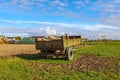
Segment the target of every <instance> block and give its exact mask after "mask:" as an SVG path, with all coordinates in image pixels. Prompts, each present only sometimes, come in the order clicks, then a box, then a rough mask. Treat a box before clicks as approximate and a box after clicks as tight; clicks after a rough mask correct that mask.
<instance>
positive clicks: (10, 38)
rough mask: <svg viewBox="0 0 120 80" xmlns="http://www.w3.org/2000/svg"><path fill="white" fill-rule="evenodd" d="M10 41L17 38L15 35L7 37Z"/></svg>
mask: <svg viewBox="0 0 120 80" xmlns="http://www.w3.org/2000/svg"><path fill="white" fill-rule="evenodd" d="M7 39H8V41H11V40H15V37H7Z"/></svg>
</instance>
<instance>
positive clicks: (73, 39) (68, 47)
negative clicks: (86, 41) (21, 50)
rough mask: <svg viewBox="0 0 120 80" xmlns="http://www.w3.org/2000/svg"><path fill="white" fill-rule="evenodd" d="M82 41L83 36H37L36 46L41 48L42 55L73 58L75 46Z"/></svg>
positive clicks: (38, 48)
mask: <svg viewBox="0 0 120 80" xmlns="http://www.w3.org/2000/svg"><path fill="white" fill-rule="evenodd" d="M80 43H81V36H67V35H66V36H59V37H58V36H57V37H55V36H49V37H47V38H46V37H36V38H35V46H36V49H37V50H40V53H39V55H40V56H41V57H53V56H56V57H58V56H61V57H63V58H65V59H67V60H72V59H73V56H74V48H75V47H77V46H79V45H80Z"/></svg>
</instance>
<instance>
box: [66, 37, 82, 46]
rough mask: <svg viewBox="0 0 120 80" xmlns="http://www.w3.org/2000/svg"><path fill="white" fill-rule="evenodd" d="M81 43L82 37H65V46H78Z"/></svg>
mask: <svg viewBox="0 0 120 80" xmlns="http://www.w3.org/2000/svg"><path fill="white" fill-rule="evenodd" d="M80 43H81V38H73V39H69V38H65V39H64V45H65V46H64V47H65V48H67V47H70V46H76V45H79V44H80Z"/></svg>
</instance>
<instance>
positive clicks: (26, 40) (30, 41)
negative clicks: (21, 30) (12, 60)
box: [16, 37, 35, 44]
mask: <svg viewBox="0 0 120 80" xmlns="http://www.w3.org/2000/svg"><path fill="white" fill-rule="evenodd" d="M16 43H17V44H34V43H35V39H34V38H31V37H26V38H23V39H21V40H18V41H17V42H16Z"/></svg>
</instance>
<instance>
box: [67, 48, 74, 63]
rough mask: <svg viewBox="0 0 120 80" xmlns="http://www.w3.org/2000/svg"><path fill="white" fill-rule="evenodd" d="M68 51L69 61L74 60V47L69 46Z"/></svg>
mask: <svg viewBox="0 0 120 80" xmlns="http://www.w3.org/2000/svg"><path fill="white" fill-rule="evenodd" d="M66 53H67V60H69V61H70V60H72V59H73V56H74V52H73V48H72V47H70V48H68V49H67V52H66Z"/></svg>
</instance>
